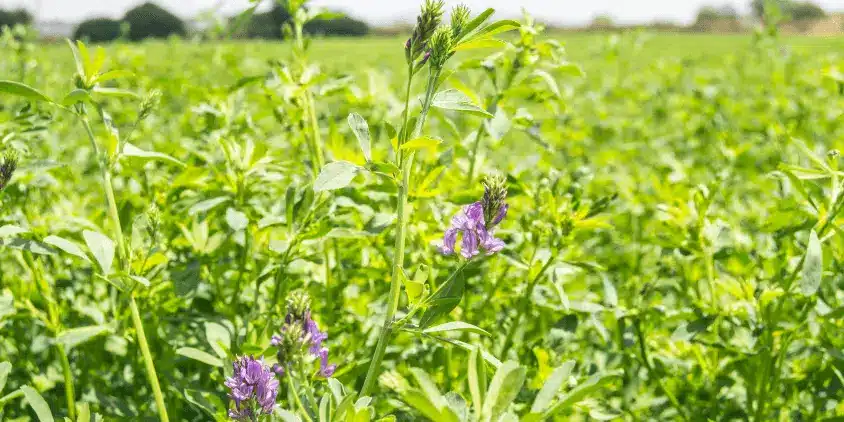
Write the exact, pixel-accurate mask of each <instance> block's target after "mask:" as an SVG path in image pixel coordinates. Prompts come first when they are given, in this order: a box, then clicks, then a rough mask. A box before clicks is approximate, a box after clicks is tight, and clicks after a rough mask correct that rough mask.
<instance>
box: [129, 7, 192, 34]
mask: <svg viewBox="0 0 844 422" xmlns="http://www.w3.org/2000/svg"><path fill="white" fill-rule="evenodd" d="M123 22H126V23H127V24H129V34H128V35H129V39H131V40H132V41H139V40H143V39H146V38H166V37H169V36H171V35H178V36H185V35H186V34H187V32H186V30H185V24H184V23H183V22H182V20H181V19H179V18H178V17H177V16H176V15H174V14H172V13H170V12H168V11H167V10H165V9H163V8H161V7H160V6H158V5H156V4H155V3H149V2H148V3H144V4H141V5H139V6H136V7H134V8H132V9H131V10H129V11H128V12H126V14H125V15H124V16H123Z"/></svg>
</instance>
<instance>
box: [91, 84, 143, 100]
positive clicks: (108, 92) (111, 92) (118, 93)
mask: <svg viewBox="0 0 844 422" xmlns="http://www.w3.org/2000/svg"><path fill="white" fill-rule="evenodd" d="M91 92H93V93H94V94H99V95H102V96H104V97H116V98H134V99H136V100H140V99H141V96H140V95H138V94H136V93H134V92H132V91H126V90H125V89H117V88H103V87H101V86H95V87H94V88H93V89H92V90H91Z"/></svg>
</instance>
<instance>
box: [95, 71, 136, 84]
mask: <svg viewBox="0 0 844 422" xmlns="http://www.w3.org/2000/svg"><path fill="white" fill-rule="evenodd" d="M134 77H135V74H134V73H132V72H130V71H128V70H120V69H118V70H110V71H108V72H106V73H103V74H102V75H99V76H97V82H105V81H110V80H112V79H122V78H134Z"/></svg>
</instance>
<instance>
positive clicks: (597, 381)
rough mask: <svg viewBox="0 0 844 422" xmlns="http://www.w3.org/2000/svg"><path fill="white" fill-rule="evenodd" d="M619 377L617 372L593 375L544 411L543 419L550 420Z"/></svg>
mask: <svg viewBox="0 0 844 422" xmlns="http://www.w3.org/2000/svg"><path fill="white" fill-rule="evenodd" d="M619 375H620V374H619V372H610V373H607V374H595V375H593V376H592V377H590V378H589V379H588V380H586V381H585V382H583V383H582V384H580V385H578V386H577V387H575V388H573V389H572V390H571V391H569V392H568V393H567V394H566V395H565V396H563V398H562V399H560V401H559V402H557V404H555V405H554V406H552V407H551V408H550V409H548V410H547V411H545V413H544V414H543V416H544V419H550V418H551V417H552V416H554V415H555V414H557V413H559V412H560V411H562V410H564V409H567V408H569V407H571V406H573V405H575V404H577V403H578V402H579V401H581V400H582V399H584V398H585V397H586V396H588V395H590V394H592V393H593V392H595V391H597V390H599V389H600V388H602V387H603V386H604V385H606V384H608V383H609V382H610V381H612V380H614V379H616V378H617V377H618V376H619Z"/></svg>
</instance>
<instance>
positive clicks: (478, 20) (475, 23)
mask: <svg viewBox="0 0 844 422" xmlns="http://www.w3.org/2000/svg"><path fill="white" fill-rule="evenodd" d="M493 13H495V9H493V8H487V9H486V10H484V11H483V12H481V13H479V14H478V16H475V18H474V19H472V20H470V21H469V22H468V23H467V24H466V25H465V26H464V27H463V30H462V31H461V33H460V34H459V35H458V37H457V40H460V39H462V38H463V37H465V36H466V35H468V34H470V33H471V32H472V31H474V30H475V29H477V28H478V27H479V26H481V25H482V24H483V23H484V22H486V21H487V19H489V17H490V16H492V14H493Z"/></svg>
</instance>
